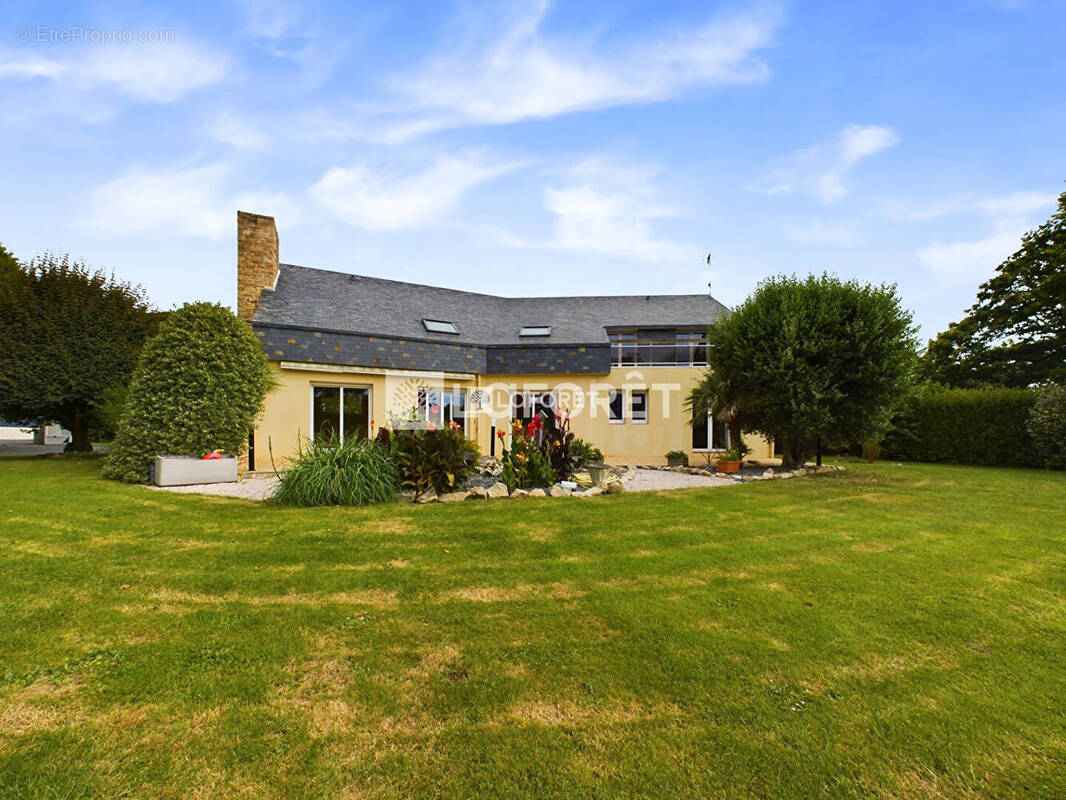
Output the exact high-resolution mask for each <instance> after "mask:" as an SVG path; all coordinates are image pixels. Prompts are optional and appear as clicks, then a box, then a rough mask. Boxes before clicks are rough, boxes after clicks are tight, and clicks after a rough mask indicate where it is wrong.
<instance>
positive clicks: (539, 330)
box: [518, 325, 552, 336]
mask: <svg viewBox="0 0 1066 800" xmlns="http://www.w3.org/2000/svg"><path fill="white" fill-rule="evenodd" d="M518 335H519V336H551V335H552V326H551V325H524V326H522V330H520V331H519V332H518Z"/></svg>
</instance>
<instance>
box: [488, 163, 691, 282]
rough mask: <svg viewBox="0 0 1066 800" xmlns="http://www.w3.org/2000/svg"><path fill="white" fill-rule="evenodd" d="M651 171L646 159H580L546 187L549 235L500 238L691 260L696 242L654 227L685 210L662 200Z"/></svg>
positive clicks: (652, 259)
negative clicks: (677, 238)
mask: <svg viewBox="0 0 1066 800" xmlns="http://www.w3.org/2000/svg"><path fill="white" fill-rule="evenodd" d="M655 175H656V171H655V169H654V168H653V167H651V166H648V165H641V164H626V163H621V162H618V161H612V160H608V159H601V158H595V159H589V160H586V161H583V162H580V163H578V164H577V165H575V166H574V167H572V168H570V169H569V170H567V171H566V172H565V173H563V174H562V175H561V176H560V180H558V181H556V182H555V185H553V186H546V187H545V188H544V208H545V210H546V211H548V212H549V213H550V214H551V215H552V216H553V217H554V222H553V224H552V234H551V236H550V237H547V238H545V239H539V240H538V239H529V238H522V237H517V236H512V235H508V234H502V235H501V237H500V238H501V241H502V243H504V244H506V245H509V246H512V247H533V248H544V249H550V250H567V251H571V252H577V253H603V254H607V255H615V256H621V257H623V258H631V259H635V260H637V261H647V262H653V263H664V262H678V261H684V260H691V259H692V258H694V254H695V252H696V248H695V247H693V246H691V245H687V244H684V243H680V242H676V241H672V240H670V239H668V238H666V237H664V236H662V235H661V234H660V233H659V232H657V231H656V230H655V222H656V221H657V220H660V219H664V218H668V217H678V216H683V213H684V212H683V211H682V210H681V209H679V208H677V207H676V206H673V205H670V204H668V203H666V202H664V201H663V200H662V198H661V193H660V191H659V189H658V187H657V186H656V185H655V180H654V179H655Z"/></svg>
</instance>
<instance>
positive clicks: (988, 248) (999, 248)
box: [916, 228, 1025, 283]
mask: <svg viewBox="0 0 1066 800" xmlns="http://www.w3.org/2000/svg"><path fill="white" fill-rule="evenodd" d="M1024 232H1025V229H1024V228H1022V229H1016V230H1005V231H1000V232H998V233H994V234H992V235H991V236H985V237H983V238H981V239H976V240H973V241H961V242H948V243H934V244H930V245H927V246H926V247H923V248H921V249H919V250H918V251H917V253H916V255H917V257H918V261H920V262H921V263H922V265H923V266H925V267H927V268H928V269H930V270H931V271H933V272H935V273H936V274H937V275H939V276H940V277H941V278H944V279H947V280H949V281H957V282H966V283H976V282H978V281H981V280H984V279H985V278H987V277H988V276H989V275H990V274H991V273H992V270H993V269H995V267H996V266H997V265H998V264H1000V263H1002V262H1003V261H1004V260H1005V259H1006V258H1007V257H1008V256H1009V255H1010V254H1011V253H1013V252H1014V251H1015V250H1017V249H1018V246H1019V244H1020V243H1021V237H1022V234H1023V233H1024Z"/></svg>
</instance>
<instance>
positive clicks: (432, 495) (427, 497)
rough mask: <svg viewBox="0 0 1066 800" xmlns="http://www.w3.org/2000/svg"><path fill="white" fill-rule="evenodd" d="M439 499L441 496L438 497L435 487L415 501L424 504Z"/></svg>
mask: <svg viewBox="0 0 1066 800" xmlns="http://www.w3.org/2000/svg"><path fill="white" fill-rule="evenodd" d="M439 499H440V498H439V497H437V491H436V490H435V489H430V490H429V491H426V492H423V493H422V494H420V495H419V496H418V500H416V501H415V502H417V503H421V504H423V505H424V504H426V503H436V502H437V501H438V500H439Z"/></svg>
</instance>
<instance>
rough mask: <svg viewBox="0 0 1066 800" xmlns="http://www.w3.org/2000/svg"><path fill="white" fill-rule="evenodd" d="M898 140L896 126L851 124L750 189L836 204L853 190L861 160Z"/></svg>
mask: <svg viewBox="0 0 1066 800" xmlns="http://www.w3.org/2000/svg"><path fill="white" fill-rule="evenodd" d="M898 142H899V136H898V135H897V134H896V132H895V131H894V130H893V129H892V128H889V127H885V126H881V125H857V124H851V125H848V126H846V127H845V128H844V129H843V130H841V131H840V132H839V133H838V134H837V135H836V136H834V137H833V138H832V139H830V140H828V141H825V142H820V143H819V144H816V145H814V146H812V147H806V148H803V149H802V150H797V151H796V152H795V153H793V154H792V155H791V156H789V157H788V158H787V159H785V160H784V161H783V162H782V163H781V164H780V165H778V166H777V167H774V168H773V169H771V170H770V172H769V173H768V175H767V177H766V178H765V179H764V180H762V181H760V182H759V183H756V184H754V185H752V186H749V187H748V188H749V189H750V190H751V191H755V192H760V193H762V194H770V195H774V194H793V193H800V194H805V195H807V196H809V197H813V198H814V199H816V200H819V201H821V202H822V203H832V202H834V201H836V200H839V199H840V198H842V197H844V196H845V195H846V194H848V192H849V191H850V189H849V187H848V186H847V183H846V179H847V177H848V175H849V173H850V172H851V171H852V170H853V169H854V168H855V167H856V165H858V164H859V162H861V161H863V160H864V159H867V158H870V157H871V156H875V155H877V154H878V153H881V152H883V151H885V150H888V149H890V148H892V147H895V146H896V144H898Z"/></svg>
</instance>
